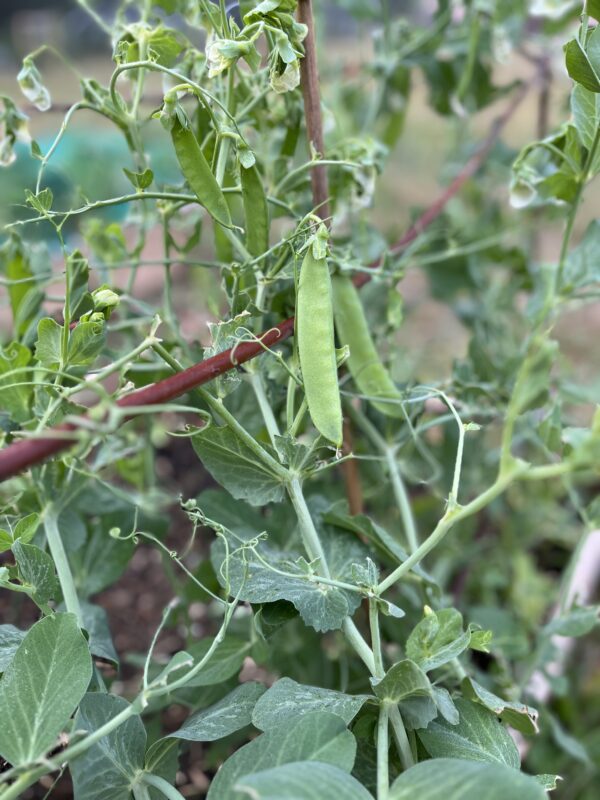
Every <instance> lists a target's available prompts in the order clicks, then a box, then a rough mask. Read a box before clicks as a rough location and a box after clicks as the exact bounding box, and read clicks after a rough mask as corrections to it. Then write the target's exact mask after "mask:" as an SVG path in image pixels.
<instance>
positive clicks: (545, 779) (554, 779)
mask: <svg viewBox="0 0 600 800" xmlns="http://www.w3.org/2000/svg"><path fill="white" fill-rule="evenodd" d="M533 777H534V779H535V780H536V781H537V782H538V783H539V784H541V785H542V786H543V787H544V789H545V790H546V791H547V792H553V791H554V790H555V789H558V782H559V781H561V780H562V778H561V776H560V775H549V774H547V773H545V774H543V775H534V776H533Z"/></svg>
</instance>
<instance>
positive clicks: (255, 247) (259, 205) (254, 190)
mask: <svg viewBox="0 0 600 800" xmlns="http://www.w3.org/2000/svg"><path fill="white" fill-rule="evenodd" d="M240 177H241V183H242V202H243V204H244V217H245V221H246V248H247V249H248V251H249V252H250V254H251V255H253V256H261V255H262V254H263V253H265V252H266V251H267V250H268V249H269V208H268V206H267V196H266V194H265V189H264V186H263V182H262V180H261V177H260V174H259V172H258V170H257V169H256V167H255V166H253V167H250V169H246V168H245V167H240Z"/></svg>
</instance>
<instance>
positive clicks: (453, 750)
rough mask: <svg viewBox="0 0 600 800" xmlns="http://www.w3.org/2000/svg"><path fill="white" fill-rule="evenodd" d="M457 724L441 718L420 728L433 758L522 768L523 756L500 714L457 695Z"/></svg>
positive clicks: (425, 744)
mask: <svg viewBox="0 0 600 800" xmlns="http://www.w3.org/2000/svg"><path fill="white" fill-rule="evenodd" d="M454 702H455V705H456V708H457V709H458V713H459V721H458V724H457V725H450V724H449V723H448V722H447V721H446V720H444V719H442V718H439V719H436V720H433V721H432V722H430V723H429V725H428V726H427V728H426V730H422V731H419V734H418V735H419V739H420V740H421V742H422V743H423V745H424V746H425V749H426V750H427V752H428V753H429V755H430V756H432V757H433V758H460V759H467V760H469V761H490V762H492V763H495V762H497V763H499V764H505V765H506V766H508V767H513V769H517V770H518V769H519V768H520V766H521V759H520V758H519V751H518V750H517V746H516V744H515V743H514V741H513V739H512V737H511V736H510V734H509V733H508V731H507V730H506V728H504V727H503V726H502V725H501V723H500V722H499V721H498V718H497V717H496V716H495V715H494V714H492V713H491V712H489V711H488V710H487V709H485V708H483V707H482V706H480V705H477V704H475V703H471V702H470V701H469V700H464V699H463V698H460V697H459V698H457V699H456V700H455V701H454Z"/></svg>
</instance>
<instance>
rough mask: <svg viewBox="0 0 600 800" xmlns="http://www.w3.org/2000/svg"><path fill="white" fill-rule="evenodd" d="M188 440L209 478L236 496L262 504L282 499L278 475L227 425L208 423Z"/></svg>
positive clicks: (249, 501)
mask: <svg viewBox="0 0 600 800" xmlns="http://www.w3.org/2000/svg"><path fill="white" fill-rule="evenodd" d="M192 444H193V446H194V450H195V451H196V454H197V455H198V457H199V458H200V460H201V461H202V463H203V464H204V466H205V467H206V469H207V470H208V471H209V472H210V474H211V475H212V476H213V478H214V479H215V480H216V481H217V482H218V483H220V484H221V486H224V487H225V489H227V491H228V492H229V493H230V494H231V495H232V496H233V497H235V499H236V500H246V501H247V502H248V503H250V505H253V506H264V505H267V503H274V502H278V501H280V500H282V499H283V495H284V491H283V485H282V483H281V480H280V479H279V477H278V476H277V475H275V474H273V473H272V472H271V471H270V470H268V469H267V467H265V465H264V464H263V462H261V461H259V460H258V459H257V457H256V455H255V454H254V453H253V452H252V450H251V449H250V448H249V447H247V446H246V445H245V444H244V443H243V442H242V441H241V440H240V439H239V438H238V437H237V436H236V435H235V434H234V433H233V432H232V431H231V430H230V429H229V428H226V427H219V426H217V425H209V426H207V427H206V429H204V430H202V431H200V433H198V434H196V435H195V436H193V437H192Z"/></svg>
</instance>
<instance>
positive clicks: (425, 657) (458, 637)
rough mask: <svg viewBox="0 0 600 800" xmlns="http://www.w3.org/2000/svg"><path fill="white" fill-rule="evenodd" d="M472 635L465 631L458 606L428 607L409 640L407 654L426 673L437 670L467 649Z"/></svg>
mask: <svg viewBox="0 0 600 800" xmlns="http://www.w3.org/2000/svg"><path fill="white" fill-rule="evenodd" d="M470 640H471V634H470V633H469V632H465V631H463V618H462V614H461V613H460V612H459V611H457V610H456V609H455V608H443V609H441V610H440V611H432V610H431V609H428V610H427V612H426V614H425V616H424V617H423V619H422V620H421V621H420V622H419V623H418V624H417V625H416V626H415V628H414V629H413V630H412V632H411V634H410V636H409V637H408V639H407V642H406V655H407V657H408V658H410V659H412V661H414V662H415V663H416V664H418V665H419V666H420V667H421V669H423V670H424V671H425V672H429V670H432V669H437V667H441V666H442V665H443V664H447V663H448V662H449V661H452V659H454V658H456V657H457V656H459V655H460V654H461V653H462V652H464V651H465V650H466V649H467V648H468V646H469V642H470Z"/></svg>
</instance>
